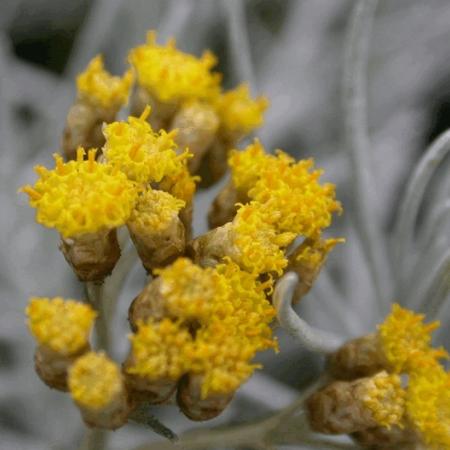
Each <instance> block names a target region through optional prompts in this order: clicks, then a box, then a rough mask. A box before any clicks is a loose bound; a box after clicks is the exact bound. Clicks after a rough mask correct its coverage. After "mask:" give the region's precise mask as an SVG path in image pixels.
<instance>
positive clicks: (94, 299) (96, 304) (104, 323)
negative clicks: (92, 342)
mask: <svg viewBox="0 0 450 450" xmlns="http://www.w3.org/2000/svg"><path fill="white" fill-rule="evenodd" d="M86 294H87V298H88V301H89V303H90V304H91V305H92V307H93V308H94V309H95V310H96V311H97V313H98V316H97V320H96V321H95V333H96V335H97V349H99V350H105V351H106V352H107V351H108V350H109V330H108V318H107V314H106V310H107V308H106V301H105V300H106V299H105V296H104V285H103V284H95V283H93V282H87V283H86Z"/></svg>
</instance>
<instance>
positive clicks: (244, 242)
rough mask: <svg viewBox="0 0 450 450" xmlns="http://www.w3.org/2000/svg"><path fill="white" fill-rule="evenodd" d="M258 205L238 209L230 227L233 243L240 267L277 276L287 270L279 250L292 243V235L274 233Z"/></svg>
mask: <svg viewBox="0 0 450 450" xmlns="http://www.w3.org/2000/svg"><path fill="white" fill-rule="evenodd" d="M268 214H270V211H266V210H265V209H264V208H262V207H261V204H258V203H256V202H251V203H248V204H246V205H243V206H241V207H240V208H239V209H238V212H237V214H236V217H235V218H234V220H233V223H232V227H233V232H234V233H235V239H234V243H235V245H236V247H237V249H238V251H239V261H236V262H238V263H239V264H240V265H241V267H242V268H243V269H245V270H248V271H250V272H252V273H264V272H276V273H277V274H281V273H282V271H283V269H284V268H285V267H286V266H287V263H288V261H287V259H286V257H285V255H284V251H283V250H282V249H283V248H285V247H287V246H288V245H289V244H290V243H291V242H292V241H293V240H294V239H295V234H294V233H277V232H276V231H275V229H274V227H273V226H272V225H271V224H270V223H268V220H267V217H268Z"/></svg>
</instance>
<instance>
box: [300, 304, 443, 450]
mask: <svg viewBox="0 0 450 450" xmlns="http://www.w3.org/2000/svg"><path fill="white" fill-rule="evenodd" d="M423 321H424V315H423V314H416V313H414V312H412V311H409V310H407V309H404V308H402V307H400V306H399V305H397V304H394V305H393V307H392V311H391V313H390V314H389V315H388V316H387V317H386V319H385V320H384V322H383V323H381V324H380V325H379V326H378V331H377V333H374V334H370V335H368V336H364V337H362V338H358V339H356V340H353V341H350V342H348V343H347V344H345V345H344V346H343V347H341V348H340V349H339V350H338V351H337V352H336V353H334V354H333V355H331V356H330V361H329V369H330V373H331V374H332V375H333V377H334V378H336V379H338V380H339V379H340V380H346V381H336V382H333V383H331V386H333V387H334V388H335V389H338V388H339V390H341V391H351V390H352V389H354V386H355V385H357V384H359V385H362V384H364V385H365V386H371V387H370V389H369V388H367V389H366V391H364V392H359V393H358V396H356V397H355V398H354V399H353V401H352V403H351V404H350V405H347V407H348V408H349V410H352V408H353V410H355V408H356V409H357V406H355V405H356V403H358V401H360V402H361V401H362V403H363V406H364V408H365V409H366V410H367V411H366V414H369V418H368V419H367V420H365V421H361V420H359V419H358V420H357V421H355V420H354V421H351V423H350V424H349V423H347V424H346V426H345V427H341V428H336V429H334V432H337V433H354V432H358V437H359V438H361V437H364V432H365V430H369V429H372V428H376V427H387V428H390V427H392V426H394V427H395V431H393V433H395V434H393V435H392V436H391V438H392V439H394V437H393V436H395V439H397V440H398V442H397V444H398V445H400V444H401V443H402V442H403V441H402V440H404V441H405V442H406V441H407V440H408V439H410V437H411V436H418V439H419V440H420V441H422V442H423V443H424V444H425V445H427V448H430V449H436V450H442V449H448V448H450V409H449V407H448V405H449V404H450V401H449V400H450V397H449V393H450V390H449V388H450V373H449V372H446V371H445V370H444V368H443V366H442V365H441V364H440V363H439V359H442V358H448V354H447V353H446V351H445V350H444V349H443V348H433V346H432V345H431V332H432V331H433V330H435V329H436V328H438V327H439V323H438V322H432V323H429V324H425V323H424V322H423ZM362 374H364V375H365V377H364V378H361V375H362ZM326 389H328V390H329V388H325V390H326ZM324 401H325V399H324V395H323V392H322V393H321V392H320V391H319V393H316V394H315V397H314V396H313V397H312V398H311V399H310V403H309V409H310V413H311V417H312V418H313V422H314V426H315V428H316V429H317V430H318V431H323V432H330V422H333V419H332V417H331V416H332V415H333V413H331V412H330V410H329V411H328V412H329V415H328V416H327V417H325V416H320V415H319V413H318V411H319V410H320V405H321V404H323V402H324ZM327 401H329V395H328V396H327ZM340 402H341V400H340V399H339V397H337V398H335V399H334V403H335V405H336V408H337V409H339V408H341V406H342V405H341V404H340ZM398 429H402V430H403V431H402V432H401V433H399V431H398ZM386 433H388V432H385V437H386V436H387V434H386ZM395 439H394V440H395ZM400 441H402V442H400ZM379 444H380V445H381V444H382V443H381V442H380V443H379Z"/></svg>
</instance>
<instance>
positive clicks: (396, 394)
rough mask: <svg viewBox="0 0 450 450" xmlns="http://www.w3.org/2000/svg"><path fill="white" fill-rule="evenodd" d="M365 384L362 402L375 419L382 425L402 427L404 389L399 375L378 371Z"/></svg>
mask: <svg viewBox="0 0 450 450" xmlns="http://www.w3.org/2000/svg"><path fill="white" fill-rule="evenodd" d="M366 384H367V386H366V392H365V396H364V398H363V402H364V405H365V406H366V407H367V408H368V409H370V411H371V412H372V415H373V417H374V419H375V421H376V422H377V423H378V424H379V425H381V426H383V427H388V428H389V427H391V426H392V425H397V426H399V427H403V417H404V412H405V391H404V389H403V388H402V386H401V379H400V377H399V376H398V375H389V374H388V373H387V372H380V373H378V374H376V375H375V376H373V377H372V378H370V379H369V381H368V383H366Z"/></svg>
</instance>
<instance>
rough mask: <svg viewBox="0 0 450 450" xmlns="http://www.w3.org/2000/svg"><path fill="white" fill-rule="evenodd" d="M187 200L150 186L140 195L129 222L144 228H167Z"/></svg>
mask: <svg viewBox="0 0 450 450" xmlns="http://www.w3.org/2000/svg"><path fill="white" fill-rule="evenodd" d="M184 206H185V202H184V201H183V200H180V199H178V198H175V197H174V196H173V195H170V194H169V193H167V192H164V191H159V190H155V189H151V188H148V189H147V190H146V191H144V192H143V193H142V194H141V195H140V196H139V197H138V200H137V202H136V204H135V206H134V209H133V211H132V212H131V215H130V218H129V222H132V223H133V224H134V226H138V227H139V228H141V229H142V230H150V231H159V230H163V229H165V228H167V226H169V225H170V223H171V222H172V220H173V219H174V217H177V216H178V213H179V211H180V209H181V208H183V207H184Z"/></svg>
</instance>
